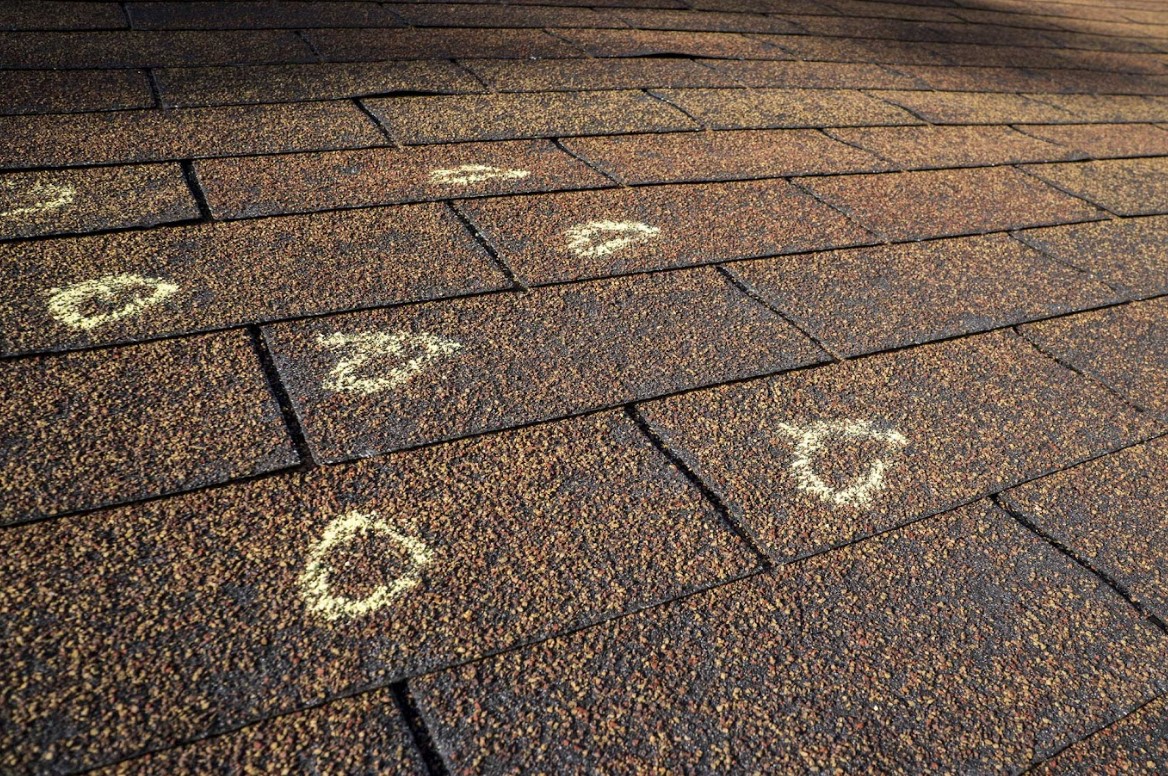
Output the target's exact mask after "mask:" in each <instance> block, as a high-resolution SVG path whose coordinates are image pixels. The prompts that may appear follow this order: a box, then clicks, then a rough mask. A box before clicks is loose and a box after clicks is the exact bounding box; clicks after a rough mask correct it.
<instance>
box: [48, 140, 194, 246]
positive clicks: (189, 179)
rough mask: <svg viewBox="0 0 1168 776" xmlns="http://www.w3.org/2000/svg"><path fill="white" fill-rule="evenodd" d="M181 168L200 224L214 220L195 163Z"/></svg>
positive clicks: (183, 162) (184, 161) (188, 162)
mask: <svg viewBox="0 0 1168 776" xmlns="http://www.w3.org/2000/svg"><path fill="white" fill-rule="evenodd" d="M179 166H180V167H181V168H182V174H183V180H184V181H186V184H187V188H188V189H189V190H190V192H191V196H192V197H193V198H194V200H195V204H196V205H197V206H198V208H199V223H206V222H209V221H211V220H213V216H212V214H211V206H210V205H209V204H207V194H206V192H204V191H203V186H202V184H200V183H199V174H198V172H197V171H196V170H195V164H194V162H193V161H191V160H190V159H186V160H183V161H181V162H179ZM171 225H172V226H173V225H174V222H171ZM153 226H155V227H157V226H163V224H154V225H153ZM110 231H111V232H117V231H122V230H117V229H114V230H110ZM142 231H149V229H143V230H142ZM44 236H45V237H46V238H48V239H52V238H53V237H54V236H56V237H60V235H44Z"/></svg>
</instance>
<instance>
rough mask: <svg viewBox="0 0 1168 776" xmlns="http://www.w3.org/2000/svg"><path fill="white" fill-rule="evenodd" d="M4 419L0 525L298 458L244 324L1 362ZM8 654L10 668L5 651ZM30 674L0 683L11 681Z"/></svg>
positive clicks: (9, 610)
mask: <svg viewBox="0 0 1168 776" xmlns="http://www.w3.org/2000/svg"><path fill="white" fill-rule="evenodd" d="M0 417H3V418H4V436H5V442H4V447H3V451H2V452H0V483H3V485H0V496H2V498H0V524H10V523H14V522H21V521H25V520H32V519H36V518H42V517H51V516H52V515H57V514H60V513H62V512H69V511H73V510H78V509H89V508H92V507H100V506H105V505H109V504H120V503H123V502H126V501H133V500H136V499H141V498H148V497H150V496H159V495H162V494H165V493H174V492H176V491H180V490H185V489H190V488H195V487H199V486H203V485H210V484H214V483H219V482H225V481H227V480H231V479H234V478H238V477H247V476H249V475H254V474H260V473H262V472H267V471H272V470H274V469H279V468H282V467H285V466H288V465H291V464H293V463H295V462H296V460H297V459H296V453H295V452H294V451H293V449H292V442H291V439H290V438H289V437H288V432H287V430H286V429H285V427H284V420H283V418H282V417H281V415H280V408H279V406H278V405H277V404H276V400H275V398H274V397H273V396H272V394H271V392H270V391H269V389H268V386H267V383H266V381H265V380H264V376H263V373H262V372H261V371H260V364H259V359H258V358H257V357H256V354H255V350H254V348H253V345H252V342H251V339H250V338H249V337H248V336H246V335H245V334H243V333H242V332H226V333H222V334H213V335H209V336H204V337H196V338H193V339H186V340H169V341H166V342H156V343H151V344H148V345H139V346H135V347H129V348H123V349H119V350H116V351H112V352H110V351H96V352H91V353H70V354H66V355H63V356H48V357H35V358H31V359H25V360H20V361H12V362H8V363H6V364H4V368H3V369H0ZM79 519H81V520H85V519H88V518H87V517H82V518H79ZM7 535H8V533H7V532H4V533H0V536H7ZM15 560H16V562H20V563H25V562H35V563H42V562H44V558H39V559H38V558H36V556H31V555H21V556H19V557H18V558H15ZM6 578H7V580H8V581H7V582H6V583H5V584H6V585H9V586H10V585H15V584H16V583H15V581H14V578H13V577H6ZM58 579H63V577H58ZM8 589H9V590H10V591H11V589H12V588H8ZM100 590H101V589H100V588H99V589H97V590H91V591H90V592H91V593H96V594H98V595H100ZM2 596H3V594H2V593H0V597H2ZM2 603H3V606H0V610H2V611H4V612H5V617H6V618H10V616H11V615H14V614H15V613H16V608H15V605H14V604H13V602H11V601H3V602H2ZM9 624H11V619H9ZM9 634H10V637H11V634H12V631H9ZM9 643H10V644H11V642H9ZM4 664H5V666H6V667H7V668H13V667H14V665H13V664H12V663H10V662H9V659H7V658H6V659H5V661H4ZM3 670H4V669H3V668H0V671H3ZM27 679H28V677H27V675H26V676H25V677H24V678H23V679H22V678H21V677H18V676H12V677H8V678H6V679H5V682H4V684H5V686H6V687H8V688H10V689H11V688H15V687H17V686H18V685H21V684H24V683H25V682H26V681H27ZM3 735H4V734H0V737H2V736H3ZM0 749H8V746H6V745H5V746H0ZM10 766H11V763H9V767H10Z"/></svg>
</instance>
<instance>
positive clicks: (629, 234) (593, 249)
mask: <svg viewBox="0 0 1168 776" xmlns="http://www.w3.org/2000/svg"><path fill="white" fill-rule="evenodd" d="M605 234H614V235H617V236H616V237H612V238H610V239H608V240H605V241H604V242H597V241H596V240H597V238H598V237H600V236H601V235H605ZM659 234H661V230H660V229H659V228H657V227H656V226H649V225H648V224H644V223H641V222H640V221H589V222H588V223H586V224H577V225H576V226H573V227H572V228H571V229H569V230H568V231H566V232H564V236H565V237H567V238H568V249H569V250H571V251H572V252H573V253H575V254H576V255H577V256H581V257H583V258H587V259H597V258H600V257H602V256H607V255H609V254H610V253H616V252H617V251H619V250H621V249H622V248H625V247H627V246H629V245H633V244H635V243H642V242H646V241H647V240H652V239H653V238H655V237H657V236H658V235H659Z"/></svg>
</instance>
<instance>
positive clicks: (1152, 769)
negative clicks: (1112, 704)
mask: <svg viewBox="0 0 1168 776" xmlns="http://www.w3.org/2000/svg"><path fill="white" fill-rule="evenodd" d="M1166 769H1168V697H1165V696H1161V697H1160V698H1158V699H1156V700H1154V701H1152V702H1151V703H1149V704H1148V705H1146V706H1144V707H1143V708H1141V709H1139V710H1137V711H1135V712H1134V713H1132V714H1129V715H1127V716H1126V717H1123V718H1122V719H1119V720H1117V721H1116V722H1115V723H1114V724H1112V725H1110V726H1109V727H1106V728H1104V729H1102V730H1100V731H1099V732H1098V733H1096V734H1095V735H1093V736H1091V737H1090V738H1087V739H1084V740H1083V741H1080V742H1078V743H1076V744H1073V745H1072V746H1070V747H1068V748H1067V749H1065V750H1063V751H1062V752H1059V753H1058V755H1056V756H1055V757H1054V759H1052V760H1050V761H1048V762H1045V763H1042V764H1040V765H1038V766H1037V767H1036V768H1035V769H1034V773H1035V774H1038V776H1060V775H1062V774H1076V773H1078V774H1084V773H1139V772H1140V771H1141V770H1146V772H1147V773H1156V772H1157V771H1163V770H1166Z"/></svg>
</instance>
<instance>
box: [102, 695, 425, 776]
mask: <svg viewBox="0 0 1168 776" xmlns="http://www.w3.org/2000/svg"><path fill="white" fill-rule="evenodd" d="M306 765H310V766H311V767H314V768H319V769H320V772H321V773H377V774H383V775H384V776H425V774H426V773H428V771H427V770H426V765H425V762H424V761H423V760H422V756H421V754H420V753H419V752H418V749H417V747H416V746H414V742H413V739H412V737H411V735H410V731H409V728H408V727H406V724H405V721H404V720H403V719H402V716H401V714H400V713H399V712H398V710H397V707H396V705H395V704H394V698H393V694H392V693H391V692H390V691H388V690H375V691H373V692H369V693H365V694H363V695H358V696H357V697H355V698H345V699H343V700H339V701H334V702H333V703H330V704H327V705H325V706H321V707H319V708H315V709H310V710H308V711H303V712H298V713H294V714H288V715H286V716H283V717H277V718H276V719H272V720H267V721H264V722H259V723H257V724H255V725H252V726H250V727H246V728H243V729H242V730H238V731H234V732H231V733H227V734H225V735H222V736H218V737H216V738H211V739H208V740H204V741H196V742H194V743H191V744H187V745H186V746H180V747H177V748H175V749H166V750H163V751H161V752H157V753H155V754H148V755H146V756H145V757H140V758H138V759H136V760H128V761H124V762H121V763H118V764H117V765H115V766H112V767H110V768H103V769H101V771H100V773H101V774H102V776H115V775H116V776H131V775H132V774H142V775H143V776H148V774H156V773H212V772H217V773H218V772H223V771H231V770H239V771H241V772H243V773H296V772H297V771H301V770H303V769H304V768H305V767H306Z"/></svg>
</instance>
